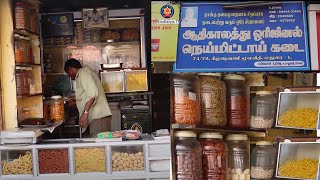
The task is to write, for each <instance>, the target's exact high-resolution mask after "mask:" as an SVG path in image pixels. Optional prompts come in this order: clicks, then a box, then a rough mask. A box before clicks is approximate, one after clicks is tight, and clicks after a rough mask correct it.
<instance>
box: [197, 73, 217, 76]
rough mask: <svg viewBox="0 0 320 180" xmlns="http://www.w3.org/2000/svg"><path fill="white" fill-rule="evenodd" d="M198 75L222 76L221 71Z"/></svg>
mask: <svg viewBox="0 0 320 180" xmlns="http://www.w3.org/2000/svg"><path fill="white" fill-rule="evenodd" d="M198 76H218V77H221V73H198Z"/></svg>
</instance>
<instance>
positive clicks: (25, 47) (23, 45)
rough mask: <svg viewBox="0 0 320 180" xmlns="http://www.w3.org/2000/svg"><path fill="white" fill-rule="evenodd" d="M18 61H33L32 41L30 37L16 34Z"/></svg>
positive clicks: (15, 51) (15, 49) (15, 46)
mask: <svg viewBox="0 0 320 180" xmlns="http://www.w3.org/2000/svg"><path fill="white" fill-rule="evenodd" d="M14 38H15V42H14V53H15V59H16V63H33V53H32V42H31V40H30V38H29V37H25V36H21V35H19V34H14Z"/></svg>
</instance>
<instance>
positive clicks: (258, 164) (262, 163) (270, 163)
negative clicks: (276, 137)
mask: <svg viewBox="0 0 320 180" xmlns="http://www.w3.org/2000/svg"><path fill="white" fill-rule="evenodd" d="M256 145H257V146H256V147H255V148H253V150H252V156H251V178H254V179H271V178H272V177H273V174H274V169H275V166H276V163H275V160H276V155H277V154H276V153H277V151H276V149H275V148H274V147H273V144H272V142H269V141H258V142H257V144H256Z"/></svg>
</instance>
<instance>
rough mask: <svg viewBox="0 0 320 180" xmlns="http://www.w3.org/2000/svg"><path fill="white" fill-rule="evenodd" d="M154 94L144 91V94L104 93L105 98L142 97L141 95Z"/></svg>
mask: <svg viewBox="0 0 320 180" xmlns="http://www.w3.org/2000/svg"><path fill="white" fill-rule="evenodd" d="M153 94H154V93H153V92H149V91H146V92H127V93H125V92H122V93H112V94H109V93H106V96H107V97H123V96H143V95H153Z"/></svg>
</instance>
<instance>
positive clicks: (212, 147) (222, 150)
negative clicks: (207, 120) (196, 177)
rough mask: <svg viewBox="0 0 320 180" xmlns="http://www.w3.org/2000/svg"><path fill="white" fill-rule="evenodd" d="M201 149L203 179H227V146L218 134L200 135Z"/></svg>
mask: <svg viewBox="0 0 320 180" xmlns="http://www.w3.org/2000/svg"><path fill="white" fill-rule="evenodd" d="M199 138H200V144H201V147H202V170H203V179H207V180H225V179H226V178H227V174H226V173H227V155H226V154H227V146H226V144H225V143H224V142H223V141H222V135H221V134H218V133H202V134H200V136H199Z"/></svg>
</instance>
